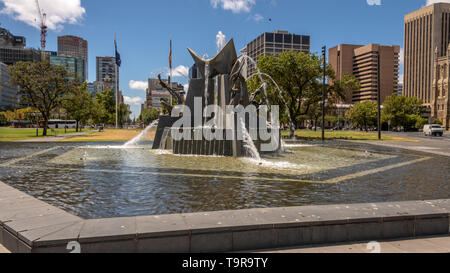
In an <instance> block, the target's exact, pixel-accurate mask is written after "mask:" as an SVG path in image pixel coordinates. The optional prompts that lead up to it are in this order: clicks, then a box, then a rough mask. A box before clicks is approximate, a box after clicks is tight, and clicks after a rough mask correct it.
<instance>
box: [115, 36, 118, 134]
mask: <svg viewBox="0 0 450 273" xmlns="http://www.w3.org/2000/svg"><path fill="white" fill-rule="evenodd" d="M114 48H115V51H116V53H117V37H116V33H114ZM114 59H115V60H114V64H115V68H116V69H115V74H116V77H115V78H116V129H118V128H119V79H118V74H119V73H118V69H119V68H118V67H117V54H116V57H115V58H114Z"/></svg>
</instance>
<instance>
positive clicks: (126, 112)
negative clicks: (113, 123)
mask: <svg viewBox="0 0 450 273" xmlns="http://www.w3.org/2000/svg"><path fill="white" fill-rule="evenodd" d="M130 115H131V110H130V106H129V105H128V104H125V103H120V104H119V106H118V122H119V126H120V128H123V126H124V125H125V124H126V123H130V122H131V118H130Z"/></svg>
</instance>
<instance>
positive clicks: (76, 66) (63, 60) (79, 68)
mask: <svg viewBox="0 0 450 273" xmlns="http://www.w3.org/2000/svg"><path fill="white" fill-rule="evenodd" d="M50 64H52V65H59V66H63V67H64V68H65V69H66V70H67V72H68V73H69V74H70V76H69V77H68V79H69V80H74V79H75V78H77V79H78V80H79V81H81V82H84V81H85V79H86V75H85V74H84V73H85V69H84V68H85V63H84V60H83V59H82V58H75V57H65V56H50Z"/></svg>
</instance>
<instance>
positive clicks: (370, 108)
mask: <svg viewBox="0 0 450 273" xmlns="http://www.w3.org/2000/svg"><path fill="white" fill-rule="evenodd" d="M346 116H347V119H349V120H351V121H352V122H353V123H354V124H355V125H356V126H358V127H359V128H361V129H365V130H366V131H369V126H374V125H376V124H377V121H378V106H377V103H376V102H374V101H365V102H361V103H356V104H355V105H353V106H352V107H351V108H350V110H349V111H348V112H347V114H346Z"/></svg>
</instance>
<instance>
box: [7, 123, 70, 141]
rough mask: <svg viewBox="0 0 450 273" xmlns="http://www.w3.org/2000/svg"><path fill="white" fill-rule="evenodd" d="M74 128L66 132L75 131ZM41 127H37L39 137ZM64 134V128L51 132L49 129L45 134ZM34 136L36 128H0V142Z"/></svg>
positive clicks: (40, 135)
mask: <svg viewBox="0 0 450 273" xmlns="http://www.w3.org/2000/svg"><path fill="white" fill-rule="evenodd" d="M75 131H76V130H75V129H68V130H67V134H71V133H75ZM42 133H43V129H39V137H42ZM55 133H56V135H58V136H59V135H64V129H56V130H55V132H53V131H52V130H51V129H49V130H47V136H55ZM33 138H36V129H12V128H5V127H1V128H0V142H10V141H18V140H25V139H33Z"/></svg>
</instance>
